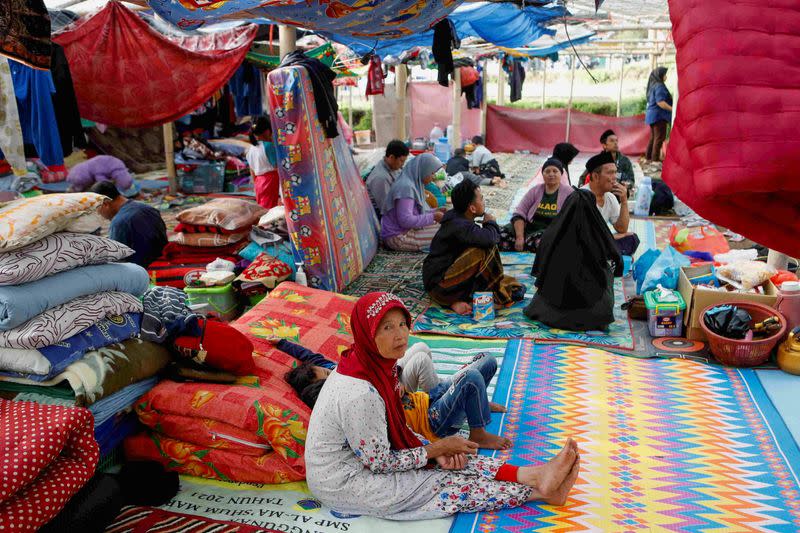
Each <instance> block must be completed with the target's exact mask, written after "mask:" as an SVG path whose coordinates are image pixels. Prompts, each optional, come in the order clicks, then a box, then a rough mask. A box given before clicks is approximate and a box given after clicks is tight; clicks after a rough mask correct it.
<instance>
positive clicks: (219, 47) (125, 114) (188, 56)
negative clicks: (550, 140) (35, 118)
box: [53, 2, 257, 128]
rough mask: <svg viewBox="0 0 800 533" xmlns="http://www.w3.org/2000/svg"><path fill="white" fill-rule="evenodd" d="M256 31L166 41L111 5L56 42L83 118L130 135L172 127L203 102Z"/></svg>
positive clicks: (235, 63)
mask: <svg viewBox="0 0 800 533" xmlns="http://www.w3.org/2000/svg"><path fill="white" fill-rule="evenodd" d="M256 31H257V26H255V25H252V24H249V25H246V26H241V27H238V28H234V29H230V30H226V31H221V32H217V33H212V34H198V35H180V36H178V35H175V36H172V35H170V36H166V35H163V34H161V33H159V32H157V31H156V30H154V29H152V28H151V27H150V26H149V25H148V24H147V23H146V22H145V21H144V20H142V19H141V18H139V17H138V16H136V14H134V13H133V12H131V11H129V10H128V9H127V8H125V7H123V6H122V4H121V3H119V2H109V3H108V4H107V5H106V7H105V8H104V9H103V10H101V11H100V12H98V13H97V14H96V15H94V16H92V17H90V18H88V19H85V20H82V21H79V22H78V23H77V25H76V26H72V27H70V28H69V30H68V31H65V32H62V33H60V34H58V35H56V36H55V37H53V41H55V42H57V43H58V44H60V45H61V46H63V47H64V51H65V53H66V55H67V60H68V61H69V68H70V71H71V73H72V81H73V83H74V85H75V93H76V95H77V97H78V108H79V109H80V113H81V117H83V118H86V119H89V120H93V121H95V122H100V123H102V124H107V125H110V126H116V127H124V128H130V127H147V126H157V125H160V124H164V123H166V122H170V121H172V120H175V119H177V118H180V117H182V116H184V115H186V114H187V113H189V112H191V111H193V110H194V109H196V108H197V107H199V106H200V105H201V104H203V103H204V102H206V101H207V100H208V99H209V98H211V96H213V95H214V93H215V92H217V91H218V90H219V89H220V88H221V87H222V86H223V85H224V84H225V83H226V82H227V81H228V79H229V78H230V77H231V76H232V75H233V73H234V72H235V71H236V69H237V68H238V67H239V65H240V64H241V63H242V61H243V60H244V57H245V54H247V50H248V49H249V48H250V44H251V43H252V42H253V39H254V38H255V36H256Z"/></svg>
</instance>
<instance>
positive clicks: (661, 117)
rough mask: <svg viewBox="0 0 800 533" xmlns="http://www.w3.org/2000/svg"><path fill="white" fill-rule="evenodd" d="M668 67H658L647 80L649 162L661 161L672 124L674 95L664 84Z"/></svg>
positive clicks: (645, 118) (647, 154)
mask: <svg viewBox="0 0 800 533" xmlns="http://www.w3.org/2000/svg"><path fill="white" fill-rule="evenodd" d="M666 78H667V67H658V68H656V69H653V72H651V73H650V78H649V79H648V80H647V110H646V111H645V115H644V121H645V123H646V124H647V125H648V126H650V142H649V143H648V144H647V153H646V154H645V159H646V160H647V161H655V162H659V161H661V146H662V145H663V144H664V140H665V139H666V138H667V126H668V125H669V123H670V122H672V95H671V94H670V92H669V89H667V86H666V85H665V84H664V80H665V79H666Z"/></svg>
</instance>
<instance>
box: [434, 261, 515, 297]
mask: <svg viewBox="0 0 800 533" xmlns="http://www.w3.org/2000/svg"><path fill="white" fill-rule="evenodd" d="M520 287H522V284H521V283H520V282H518V281H517V280H516V279H515V278H513V277H511V276H506V275H505V274H503V263H502V262H501V260H500V253H499V252H498V251H497V248H496V247H495V248H490V249H488V250H487V249H482V248H468V249H467V250H466V251H465V252H464V253H463V254H461V255H460V256H459V257H458V259H456V260H455V262H454V263H453V265H452V266H451V267H450V268H448V269H447V272H445V274H444V278H442V281H440V282H439V283H437V284H436V286H435V287H433V289H431V290H430V291H428V293H429V294H430V296H431V298H432V299H433V300H434V301H435V302H437V303H439V304H440V305H445V306H450V305H453V304H454V303H456V302H471V301H472V293H473V292H476V291H492V294H493V296H494V303H495V304H499V305H507V304H510V303H511V302H512V301H513V300H512V297H511V294H512V292H514V290H519V288H520Z"/></svg>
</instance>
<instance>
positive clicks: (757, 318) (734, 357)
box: [700, 302, 786, 367]
mask: <svg viewBox="0 0 800 533" xmlns="http://www.w3.org/2000/svg"><path fill="white" fill-rule="evenodd" d="M720 305H735V306H736V307H739V308H740V309H744V310H745V311H747V312H748V313H750V316H751V317H752V319H753V320H752V321H751V323H750V325H751V326H752V325H754V324H755V323H757V322H761V321H762V320H765V319H767V318H769V317H771V316H777V317H778V319H779V320H780V322H781V329H780V330H779V331H778V332H777V333H775V334H774V335H772V336H770V337H767V338H766V339H758V340H752V341H746V340H741V339H728V338H727V337H721V336H719V335H717V334H716V333H714V332H713V331H711V330H710V329H708V326H706V321H705V316H706V313H707V312H708V311H710V310H711V309H713V308H714V307H719V306H720ZM700 317H701V318H700V327H701V328H702V329H703V332H704V333H705V334H706V338H708V347H709V349H710V350H711V353H712V354H713V355H714V357H716V359H717V361H719V362H720V363H722V364H725V365H730V366H739V367H750V366H758V365H761V364H764V363H766V362H767V361H768V360H769V356H770V354H771V353H772V350H773V349H774V348H775V345H776V344H778V341H780V340H781V339H782V338H783V336H784V335H785V334H786V319H785V318H784V317H783V315H782V314H780V312H778V311H777V310H776V309H773V308H772V307H767V306H766V305H761V304H756V303H747V302H731V303H717V304H714V305H709V306H708V307H706V308H705V309H703V313H702V314H701V315H700Z"/></svg>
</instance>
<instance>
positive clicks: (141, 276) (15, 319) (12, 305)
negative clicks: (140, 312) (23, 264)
mask: <svg viewBox="0 0 800 533" xmlns="http://www.w3.org/2000/svg"><path fill="white" fill-rule="evenodd" d="M149 284H150V278H149V277H148V276H147V271H146V270H145V269H143V268H142V267H140V266H139V265H135V264H133V263H109V264H107V265H90V266H84V267H80V268H76V269H73V270H68V271H66V272H59V273H58V274H54V275H52V276H49V277H46V278H43V279H40V280H37V281H33V282H31V283H24V284H22V285H16V286H4V287H0V331H7V330H9V329H12V328H15V327H17V326H19V325H21V324H24V323H25V322H26V321H28V320H30V319H31V318H33V317H35V316H36V315H39V314H41V313H43V312H45V311H47V310H48V309H52V308H53V307H56V306H58V305H61V304H63V303H66V302H68V301H70V300H74V299H75V298H78V297H80V296H86V295H89V294H94V293H97V292H103V291H121V292H127V293H130V294H133V295H134V296H141V295H142V294H144V291H146V290H147V287H148V286H149Z"/></svg>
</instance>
